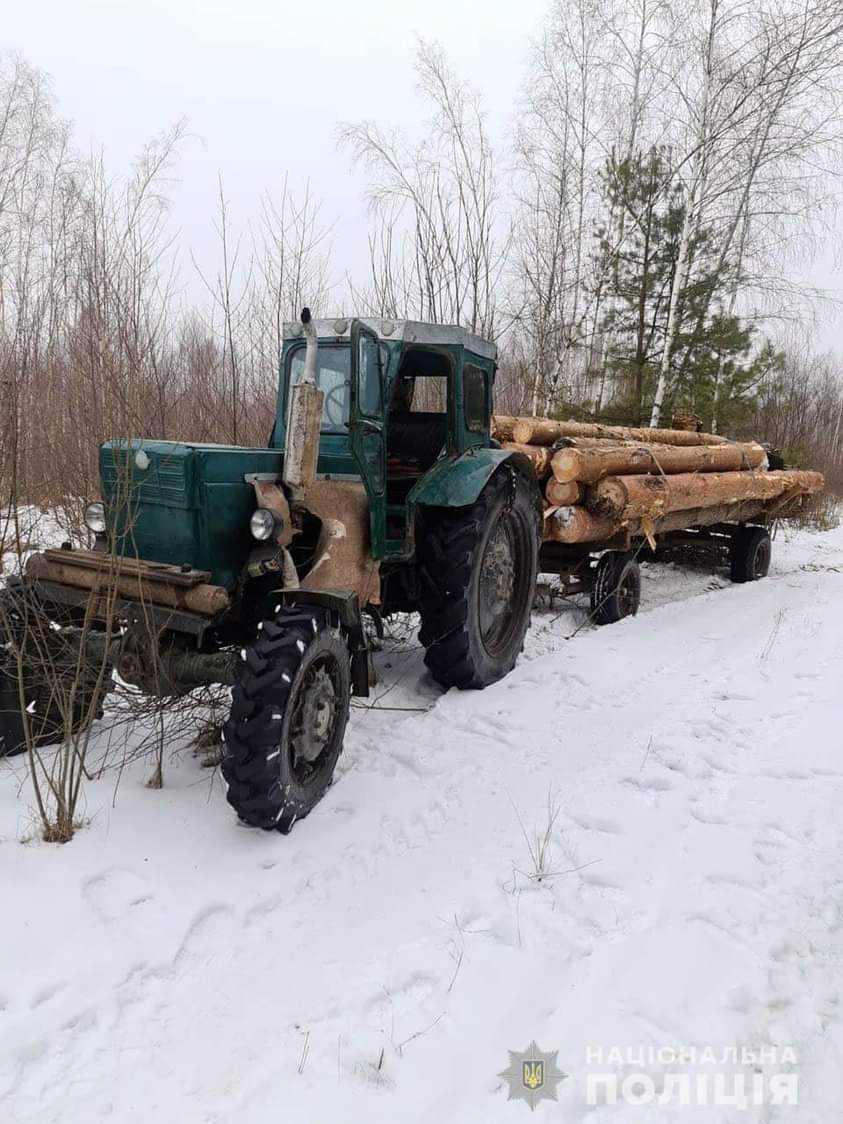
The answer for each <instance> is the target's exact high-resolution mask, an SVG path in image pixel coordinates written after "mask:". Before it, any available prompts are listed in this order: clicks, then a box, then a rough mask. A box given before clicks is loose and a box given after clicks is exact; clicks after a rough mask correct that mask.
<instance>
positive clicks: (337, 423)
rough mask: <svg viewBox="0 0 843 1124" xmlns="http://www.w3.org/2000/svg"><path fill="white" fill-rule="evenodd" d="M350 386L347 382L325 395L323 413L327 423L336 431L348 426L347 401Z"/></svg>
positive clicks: (334, 387)
mask: <svg viewBox="0 0 843 1124" xmlns="http://www.w3.org/2000/svg"><path fill="white" fill-rule="evenodd" d="M350 385H351V384H350V383H347V382H343V383H340V384H339V386H333V387H331V389H330V390H329V391H328V392H327V393H326V394H325V399H324V401H323V403H322V413H323V415H324V417H325V421H326V422H328V424H329V425H331V426H332V427H333V428H334V429H342V428H345V427H347V425H348V418H347V416H346V401H347V393H348V388H349V387H350Z"/></svg>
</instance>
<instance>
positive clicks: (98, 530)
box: [0, 309, 542, 833]
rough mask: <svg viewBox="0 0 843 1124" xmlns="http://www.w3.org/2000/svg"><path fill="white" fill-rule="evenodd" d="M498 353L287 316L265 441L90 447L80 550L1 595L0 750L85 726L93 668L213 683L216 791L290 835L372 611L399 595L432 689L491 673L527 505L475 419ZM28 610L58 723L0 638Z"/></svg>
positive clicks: (528, 548) (532, 572) (503, 456)
mask: <svg viewBox="0 0 843 1124" xmlns="http://www.w3.org/2000/svg"><path fill="white" fill-rule="evenodd" d="M495 358H496V352H495V348H494V347H493V346H492V345H491V344H490V343H488V342H486V341H485V340H483V339H480V338H479V337H477V336H474V335H471V334H469V333H467V332H465V331H463V330H462V329H461V328H456V327H447V326H441V325H432V324H423V323H415V322H409V321H408V322H398V323H396V322H393V321H387V320H381V319H358V320H353V321H351V322H349V321H348V320H345V319H339V320H319V321H314V320H312V319H311V316H310V313H309V311H308V310H307V309H305V310H304V311H303V313H302V317H301V323H292V324H287V325H286V326H285V330H284V345H283V349H282V354H281V363H280V377H279V386H278V405H277V412H276V421H275V425H274V428H273V432H272V434H271V437H270V440H269V445H268V447H267V448H265V449H245V448H236V447H230V446H223V445H202V444H191V443H189V442H169V441H155V440H143V441H125V440H123V441H111V442H106V443H105V444H104V445H103V446H102V447H101V450H100V473H101V483H102V499H101V501H98V502H96V503H92V504H91V505H90V506H89V508H88V511H87V515H86V522H87V523H88V526H89V528H90V529H91V531H92V532H93V534H94V535H95V540H94V544H93V549H89V550H88V549H74V548H72V547H71V545H70V544H69V543H65V544H64V546H63V547H62V548H61V549H57V550H46V551H43V552H41V553H39V554H36V555H34V556H33V557H31V558H30V559H29V561H28V563H27V566H26V573H25V575H24V576H23V578H22V579H20V580H19V581H17V582H16V583H13V584H11V585H10V586H9V588H8V589H7V590H6V592H5V594H4V597H5V608H4V607H3V605H0V610H2V612H0V621H3V620H5V621H6V643H5V651H6V657H5V663H3V662H0V753H2V752H3V751H4V750H5V752H14V751H16V750H18V749H20V748H22V747H23V746H24V745H25V744H26V742H27V740H29V742H30V743H31V741H32V740H33V739H35V740H37V741H39V742H41V743H44V742H49V741H50V740H56V738H57V737H60V736H61V735H60V734H59V733H58V731H59V730H61V729H64V730H67V729H68V723H69V722H70V724H71V725H72V724H73V723H74V722H75V723H76V724H77V725H79V724H82V723H87V722H90V721H91V720H92V717H93V716H95V715H96V714H97V713H98V712H99V709H100V704H101V695H102V693H103V692H104V691H105V690H107V689H108V686H109V684H110V682H111V673H110V669H111V668H112V667H113V668H114V670H115V671H116V672H117V674H118V675H119V676H120V678H121V679H122V680H123V681H125V682H127V683H129V684H130V685H133V686H135V687H137V688H139V689H140V690H141V691H143V692H146V693H149V694H152V695H157V696H161V697H168V696H177V695H179V694H183V693H186V692H188V691H190V690H192V689H193V688H195V687H197V686H199V685H202V684H208V683H222V684H226V685H230V686H231V688H232V702H231V712H230V716H229V718H228V721H227V722H226V723H225V726H224V730H223V739H224V757H223V762H222V772H223V776H224V777H225V780H226V783H227V787H228V800H229V803H230V804H231V805H232V806H233V808H234V809H235V811H236V812H237V815H238V816H239V817H240V819H241V820H242V821H243V822H245V823H247V824H250V825H253V826H255V827H260V828H264V829H267V830H278V831H281V832H285V833H286V832H288V831H289V830H290V829H291V828H292V826H293V824H294V823H295V822H296V820H299V819H301V818H302V817H303V816H305V815H307V813H308V812H309V811H310V810H311V809H312V808H313V807H314V805H315V804H316V803H317V802H318V800H319V799H320V798H321V796H322V795H323V794H324V792H325V790H326V789H327V787H328V786H329V784H330V783H331V778H332V775H333V772H334V768H335V765H336V763H337V758H338V757H339V754H340V751H341V749H342V742H343V736H344V732H345V726H346V722H347V719H348V711H349V702H350V697H351V696H352V695H362V696H366V695H368V693H369V655H368V642H367V635H368V630H367V628H366V627H364V619H365V617H366V616H367V615H368V616H371V617H373V618H374V619H375V621H379V620H380V618H381V616H386V615H389V614H391V613H396V612H399V613H403V612H412V613H418V614H419V616H420V618H421V628H420V639H421V643H422V644H423V645H424V647H425V649H426V654H425V663H426V664H427V667H428V668H429V670H430V672H431V674H432V675H433V676H434V678H435V679H436V680H437V681H438V682H439V683H440V684H442V685H443V686H445V687H452V686H454V687H459V688H482V687H485V686H487V685H488V684H490V683H493V682H495V681H496V680H498V679H500V678H501V677H502V676H504V675H506V674H507V672H509V671H510V670H511V668H512V667H513V665H514V664H515V661H516V659H517V657H518V654H519V652H520V651H521V649H522V646H523V642H524V634H525V632H526V630H527V627H528V624H529V620H530V611H531V608H532V603H533V596H534V590H535V583H536V573H537V566H538V557H539V547H540V538H541V518H542V502H541V496H540V492H539V489H538V485H537V482H536V479H535V474H534V471H533V467H532V465H531V463H530V462H529V460H528V459H527V458H525V457H522V456H520V455H519V454H518V453H512V452H510V451H507V450H504V449H502V448H500V447H499V446H498V444H497V443H496V442H495V441H494V440H493V439H492V438H491V435H490V424H491V414H492V390H493V384H494V377H495V366H496V364H495ZM33 605H36V606H37V611H38V614H39V617H40V618H41V619H46V620H47V621H48V622H49V630H47V631H46V632H43V631H42V635H46V638H47V642H48V643H49V645H51V646H52V647H53V648H54V649H55V650H56V651H57V652H58V658H57V661H56V662H57V663H58V664H59V665H60V666H61V667H63V668H65V669H66V671H67V674H68V675H69V676H71V677H72V678H73V681H74V694H73V698H74V708H73V710H72V712H71V715H70V719H69V720H68V715H67V708H65V709H64V711H63V715H58V714H57V713H55V711H56V709H57V708H56V706H55V705H54V702H53V701H51V698H44V697H43V696H44V694H45V693H46V692H47V688H46V687H45V685H44V677H43V676H41V675H39V674H37V672H36V671H35V670H34V664H33V665H32V666H30V664H29V662H28V655H27V649H26V643H25V641H21V642H20V643H19V645H18V649H17V651H18V654H17V658H16V660H12V659H11V657H10V655H9V652H10V651H11V649H12V648H13V647H14V645H13V643H12V638H11V633H12V632H14V628H15V622H16V621H18V622H19V621H20V620H21V619H22V616H23V615H26V613H29V615H30V616H31V615H32V606H33ZM21 606H23V608H22V607H21ZM9 622H11V623H9ZM0 639H2V637H0ZM21 651H22V652H23V655H21ZM2 653H3V649H2V648H0V659H2ZM98 666H103V667H106V668H107V669H108V673H107V674H105V675H103V674H95V673H94V669H95V668H96V667H98ZM27 668H29V671H27ZM74 669H75V671H74ZM86 671H87V674H85V673H86ZM30 696H31V697H30ZM36 716H37V719H38V725H37V728H36V729H35V730H34V732H33V730H32V722H33V721H34V720H35V717H36ZM29 720H31V721H29ZM27 727H29V734H28V738H27V736H25V735H26V731H27Z"/></svg>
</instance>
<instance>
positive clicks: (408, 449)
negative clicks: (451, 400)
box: [387, 410, 448, 471]
mask: <svg viewBox="0 0 843 1124" xmlns="http://www.w3.org/2000/svg"><path fill="white" fill-rule="evenodd" d="M447 438H448V415H447V414H436V413H423V412H422V411H417V412H416V411H413V410H393V411H392V413H391V414H390V415H389V429H388V433H387V442H388V451H389V456H390V457H395V458H397V459H398V460H399V461H401V462H402V463H403V464H406V463H407V462H414V463H416V464H418V466H419V468H420V469H421V470H422V471H425V470H426V469H428V468H430V466H431V465H432V464H433V462H434V461H436V460H437V459H438V457H439V454H440V453H441V452H442V450H443V449H444V447H445V443H446V441H447Z"/></svg>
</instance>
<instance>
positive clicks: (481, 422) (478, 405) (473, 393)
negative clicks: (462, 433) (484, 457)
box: [462, 363, 489, 433]
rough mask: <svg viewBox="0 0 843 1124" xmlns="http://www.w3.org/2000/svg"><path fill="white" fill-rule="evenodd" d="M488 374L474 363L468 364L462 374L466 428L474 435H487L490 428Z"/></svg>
mask: <svg viewBox="0 0 843 1124" xmlns="http://www.w3.org/2000/svg"><path fill="white" fill-rule="evenodd" d="M487 398H488V390H487V384H486V372H485V371H483V370H481V369H480V367H475V366H474V364H473V363H466V365H465V367H464V368H463V374H462V404H463V416H464V418H465V427H466V429H468V430H470V431H471V432H472V433H485V432H486V430H487V429H488V428H489V410H488V405H487Z"/></svg>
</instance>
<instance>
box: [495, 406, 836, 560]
mask: <svg viewBox="0 0 843 1124" xmlns="http://www.w3.org/2000/svg"><path fill="white" fill-rule="evenodd" d="M492 435H493V436H494V437H495V438H496V439H497V440H498V441H500V442H501V443H502V445H503V446H504V448H506V449H511V450H513V451H514V452H518V453H521V454H522V455H523V456H525V457H528V458H529V459H530V461H532V464H533V468H534V470H535V473H536V476H537V477H538V478H539V480H541V481H543V482H544V496H545V520H544V537H545V539H550V540H553V541H555V542H560V543H590V542H601V541H605V540H606V539H610V538H612V537H613V536H615V535H616V534H618V533H619V532H621V531H629V532H631V533H634V534H644V535H646V536H647V537H650V536H651V535H652V533H653V532H654V531H655V530H656V529H659V530H661V529H669V528H670V526H671V525H673V526H693V525H694V516H695V514H696V513H699V512H701V511H706V512H707V515H706V516H705V518H704V521H705V522H714V521H716V513H717V512H720V511H722V512H723V515H722V518H723V519H724V520H725V519H727V518H728V517H729V508H730V507H733V506H734V505H735V504H738V503H742V502H744V501H754V502H755V506H756V508H757V509H758V510H759V511H760V506H761V505H763V504H765V503H766V504H768V505H769V504H772V505H773V506H772V507H771V508H770V510H773V511H782V510H784V509H785V507H786V506H787V505H788V504H790V502H791V501H793V500H795V499H796V497H798V496H804V495H808V494H811V493H813V492H820V491H822V488H823V484H824V480H823V477H822V474H821V473H819V472H803V471H797V470H790V469H789V470H786V471H781V472H770V471H768V469H767V455H766V453H765V451H764V449H763V448H762V447H761V445H758V444H756V443H754V442H743V443H741V442H736V441H729V440H727V439H726V438H725V437H719V436H717V435H716V434H713V433H697V432H695V431H693V430H685V429H633V428H629V427H626V426H612V425H599V424H597V423H586V422H570V421H553V420H552V419H550V418H514V417H504V416H500V415H498V416H496V417H495V419H494V425H493V430H492ZM683 512H684V513H687V515H684V516H683V515H681V514H678V515H675V518H674V519H673V520H669V519H667V517H668V516H670V515H674V513H683ZM699 521H700V522H702V521H703V519H702V518H701V517H699Z"/></svg>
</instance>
